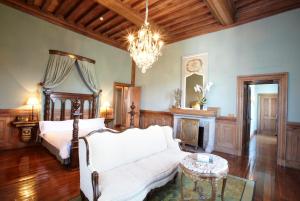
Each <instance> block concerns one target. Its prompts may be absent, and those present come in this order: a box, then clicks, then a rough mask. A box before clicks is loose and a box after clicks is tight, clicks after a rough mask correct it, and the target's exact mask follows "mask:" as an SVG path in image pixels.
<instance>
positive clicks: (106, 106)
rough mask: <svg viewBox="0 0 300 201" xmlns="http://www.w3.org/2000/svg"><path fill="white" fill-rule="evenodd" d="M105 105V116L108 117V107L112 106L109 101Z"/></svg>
mask: <svg viewBox="0 0 300 201" xmlns="http://www.w3.org/2000/svg"><path fill="white" fill-rule="evenodd" d="M103 107H104V108H105V118H106V119H107V109H108V108H109V107H110V104H109V102H107V101H106V102H104V103H103Z"/></svg>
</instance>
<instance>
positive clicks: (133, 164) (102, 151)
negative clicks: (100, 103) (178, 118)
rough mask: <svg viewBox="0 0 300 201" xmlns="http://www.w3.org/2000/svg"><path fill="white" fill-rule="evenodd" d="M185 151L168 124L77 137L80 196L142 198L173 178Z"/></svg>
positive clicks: (105, 200) (112, 200) (109, 200)
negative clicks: (174, 138) (180, 146)
mask: <svg viewBox="0 0 300 201" xmlns="http://www.w3.org/2000/svg"><path fill="white" fill-rule="evenodd" d="M187 154H189V153H187V152H183V151H181V150H180V148H179V145H178V142H177V141H175V140H173V137H172V128H170V127H168V126H163V127H161V126H150V127H149V128H147V129H138V128H133V129H128V130H126V131H124V132H122V133H114V132H112V131H109V130H102V131H98V132H94V133H91V134H89V135H87V136H86V137H82V138H80V140H79V164H80V190H81V195H82V196H83V197H84V198H85V199H88V200H90V201H92V200H94V201H96V200H98V201H122V200H127V201H129V200H130V201H142V200H143V199H144V198H145V197H146V196H147V193H148V192H149V191H150V190H152V189H154V188H157V187H160V186H163V185H165V184H166V183H167V182H169V181H170V180H172V179H173V178H174V176H175V175H176V173H177V171H178V163H179V162H180V161H181V160H182V159H183V158H184V157H185V156H186V155H187Z"/></svg>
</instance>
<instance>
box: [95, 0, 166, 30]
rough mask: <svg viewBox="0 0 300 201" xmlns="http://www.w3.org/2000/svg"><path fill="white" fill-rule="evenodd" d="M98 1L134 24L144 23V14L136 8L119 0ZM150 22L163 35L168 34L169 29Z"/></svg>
mask: <svg viewBox="0 0 300 201" xmlns="http://www.w3.org/2000/svg"><path fill="white" fill-rule="evenodd" d="M96 2H98V3H99V4H101V5H103V6H105V7H106V8H108V9H110V10H112V11H114V12H115V13H117V14H118V15H121V16H122V17H124V18H125V19H127V20H128V21H130V22H132V23H133V24H135V25H137V26H138V27H140V26H142V25H143V24H144V21H145V18H144V16H143V15H141V14H140V13H138V12H137V11H136V10H134V9H132V8H131V7H129V6H128V5H127V4H125V3H123V2H121V1H119V0H96ZM149 22H150V24H151V26H152V27H154V28H155V29H156V30H160V32H161V33H162V34H163V35H167V31H166V30H164V29H163V28H162V27H159V26H158V25H156V24H155V23H154V22H152V21H151V20H150V21H149Z"/></svg>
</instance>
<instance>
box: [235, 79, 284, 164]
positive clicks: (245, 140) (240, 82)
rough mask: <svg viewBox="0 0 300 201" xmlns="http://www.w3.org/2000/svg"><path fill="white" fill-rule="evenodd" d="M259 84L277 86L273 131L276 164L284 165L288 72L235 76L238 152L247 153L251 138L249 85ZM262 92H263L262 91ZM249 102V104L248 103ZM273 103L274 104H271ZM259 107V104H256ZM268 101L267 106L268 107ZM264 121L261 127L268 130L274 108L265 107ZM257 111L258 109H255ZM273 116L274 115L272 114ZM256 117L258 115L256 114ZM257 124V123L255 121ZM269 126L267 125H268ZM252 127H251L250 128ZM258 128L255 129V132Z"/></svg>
mask: <svg viewBox="0 0 300 201" xmlns="http://www.w3.org/2000/svg"><path fill="white" fill-rule="evenodd" d="M260 84H275V85H276V86H277V91H278V93H277V99H276V104H275V105H277V109H275V111H276V114H275V116H276V121H275V122H276V124H275V126H271V127H272V128H274V127H275V130H276V131H275V133H276V134H277V146H276V150H277V164H279V165H283V166H284V165H285V158H286V156H285V154H286V118H287V93H288V90H287V89H288V73H274V74H262V75H249V76H238V78H237V138H238V139H237V140H238V147H237V149H238V154H239V155H243V154H248V148H249V142H250V139H251V135H250V134H251V85H260ZM262 94H263V93H262ZM252 97H253V95H252ZM263 101H264V102H265V104H267V102H270V101H271V102H274V101H275V100H274V99H272V98H271V97H269V98H267V99H265V100H263ZM248 103H250V104H248ZM273 105H274V104H273ZM258 107H259V106H258ZM269 107H270V106H269V103H268V108H269ZM271 107H272V104H271ZM263 108H265V111H263V112H265V113H268V115H266V118H265V119H264V120H265V122H268V121H269V122H268V123H267V124H266V126H264V127H263V129H265V130H268V129H269V130H270V126H269V125H271V124H272V122H274V120H271V119H268V118H269V117H270V116H272V115H269V114H270V112H271V113H272V111H274V110H272V109H271V110H270V109H266V108H267V106H266V107H263ZM257 111H258V110H257ZM273 116H274V115H273ZM257 118H258V115H257ZM257 124H259V123H258V122H257ZM268 126H269V127H268ZM252 129H253V128H252ZM259 129H260V128H258V129H256V133H257V132H258V131H259Z"/></svg>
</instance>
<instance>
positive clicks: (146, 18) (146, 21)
mask: <svg viewBox="0 0 300 201" xmlns="http://www.w3.org/2000/svg"><path fill="white" fill-rule="evenodd" d="M147 23H148V0H146V16H145V24H147Z"/></svg>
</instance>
